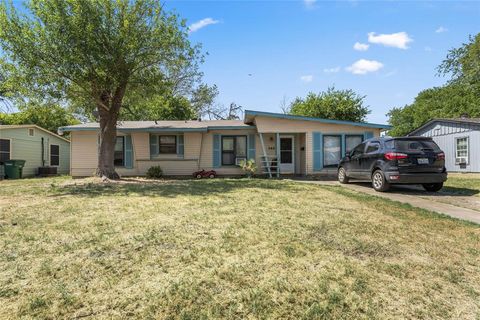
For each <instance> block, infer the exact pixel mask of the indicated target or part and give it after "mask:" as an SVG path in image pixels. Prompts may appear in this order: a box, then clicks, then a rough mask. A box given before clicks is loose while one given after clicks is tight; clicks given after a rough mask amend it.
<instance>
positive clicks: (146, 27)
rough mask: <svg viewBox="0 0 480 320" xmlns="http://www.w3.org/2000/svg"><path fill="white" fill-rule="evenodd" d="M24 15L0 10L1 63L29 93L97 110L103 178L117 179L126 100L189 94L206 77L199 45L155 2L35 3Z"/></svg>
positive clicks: (29, 3)
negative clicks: (167, 92) (117, 141)
mask: <svg viewBox="0 0 480 320" xmlns="http://www.w3.org/2000/svg"><path fill="white" fill-rule="evenodd" d="M26 11H27V13H25V14H24V13H19V12H18V11H17V10H16V9H15V7H14V6H13V5H7V4H5V3H3V4H1V5H0V45H1V49H2V52H3V61H4V62H5V63H7V64H8V65H9V66H10V69H9V70H14V71H12V77H14V78H15V79H16V81H17V83H19V84H20V85H21V87H22V88H28V92H29V93H31V94H36V96H38V97H48V98H53V99H57V100H59V101H63V102H64V103H68V104H72V107H75V108H77V109H81V110H84V111H87V112H88V111H92V109H93V108H95V109H96V111H97V112H98V117H99V120H100V144H99V157H98V169H97V175H101V176H106V177H109V178H117V177H118V175H117V174H116V172H115V168H114V164H113V156H114V145H115V136H116V124H117V120H119V115H120V114H121V108H122V105H123V101H124V98H125V97H133V96H142V97H154V96H155V95H156V94H159V93H161V92H162V91H163V90H164V88H165V87H168V88H169V90H171V92H172V95H173V96H178V95H184V94H185V92H186V91H188V90H190V88H192V87H193V86H194V84H195V83H198V82H199V81H200V79H201V76H202V74H201V73H200V72H199V70H198V65H199V63H201V62H202V61H203V57H202V55H201V53H200V48H199V46H192V45H191V44H190V42H189V40H188V29H187V28H186V26H185V22H184V21H181V20H180V19H179V17H178V16H177V15H175V14H172V13H169V12H166V11H165V10H164V9H163V6H162V4H161V2H160V1H157V0H137V1H130V0H96V1H90V0H31V1H27V3H26ZM12 66H13V67H12ZM145 105H146V104H145Z"/></svg>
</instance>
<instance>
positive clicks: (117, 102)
mask: <svg viewBox="0 0 480 320" xmlns="http://www.w3.org/2000/svg"><path fill="white" fill-rule="evenodd" d="M124 93H125V88H124V87H123V88H118V89H117V90H116V91H115V95H114V96H113V98H112V99H111V103H109V102H110V101H109V100H110V99H109V98H107V97H108V95H107V94H104V95H103V96H102V98H101V99H100V100H101V101H102V103H103V106H100V105H98V106H97V110H98V113H99V117H100V141H99V145H98V165H97V170H96V172H95V175H96V176H98V177H102V178H107V179H113V180H117V179H120V176H119V175H118V173H117V172H116V171H115V165H114V157H115V143H116V140H117V120H118V113H119V111H120V107H121V105H122V99H123V95H124ZM105 105H107V106H108V105H110V108H109V110H106V109H105V107H104V106H105Z"/></svg>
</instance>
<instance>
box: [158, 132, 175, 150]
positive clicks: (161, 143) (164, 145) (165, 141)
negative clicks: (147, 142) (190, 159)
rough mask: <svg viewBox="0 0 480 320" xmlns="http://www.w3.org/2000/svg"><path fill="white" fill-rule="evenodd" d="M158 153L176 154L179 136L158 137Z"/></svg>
mask: <svg viewBox="0 0 480 320" xmlns="http://www.w3.org/2000/svg"><path fill="white" fill-rule="evenodd" d="M158 153H160V154H176V153H177V136H158Z"/></svg>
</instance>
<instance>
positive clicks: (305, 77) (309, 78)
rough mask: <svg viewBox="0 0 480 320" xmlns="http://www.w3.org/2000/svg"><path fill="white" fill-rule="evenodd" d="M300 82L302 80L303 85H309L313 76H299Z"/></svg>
mask: <svg viewBox="0 0 480 320" xmlns="http://www.w3.org/2000/svg"><path fill="white" fill-rule="evenodd" d="M300 80H302V81H303V82H305V83H309V82H312V81H313V76H312V75H311V74H307V75H304V76H301V77H300Z"/></svg>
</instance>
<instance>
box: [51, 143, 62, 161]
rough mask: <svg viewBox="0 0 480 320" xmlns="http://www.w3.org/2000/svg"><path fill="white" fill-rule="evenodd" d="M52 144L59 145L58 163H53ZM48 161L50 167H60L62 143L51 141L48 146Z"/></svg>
mask: <svg viewBox="0 0 480 320" xmlns="http://www.w3.org/2000/svg"><path fill="white" fill-rule="evenodd" d="M52 146H58V164H55V165H53V164H52ZM48 163H49V164H50V167H60V145H59V144H55V143H50V144H49V148H48Z"/></svg>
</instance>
